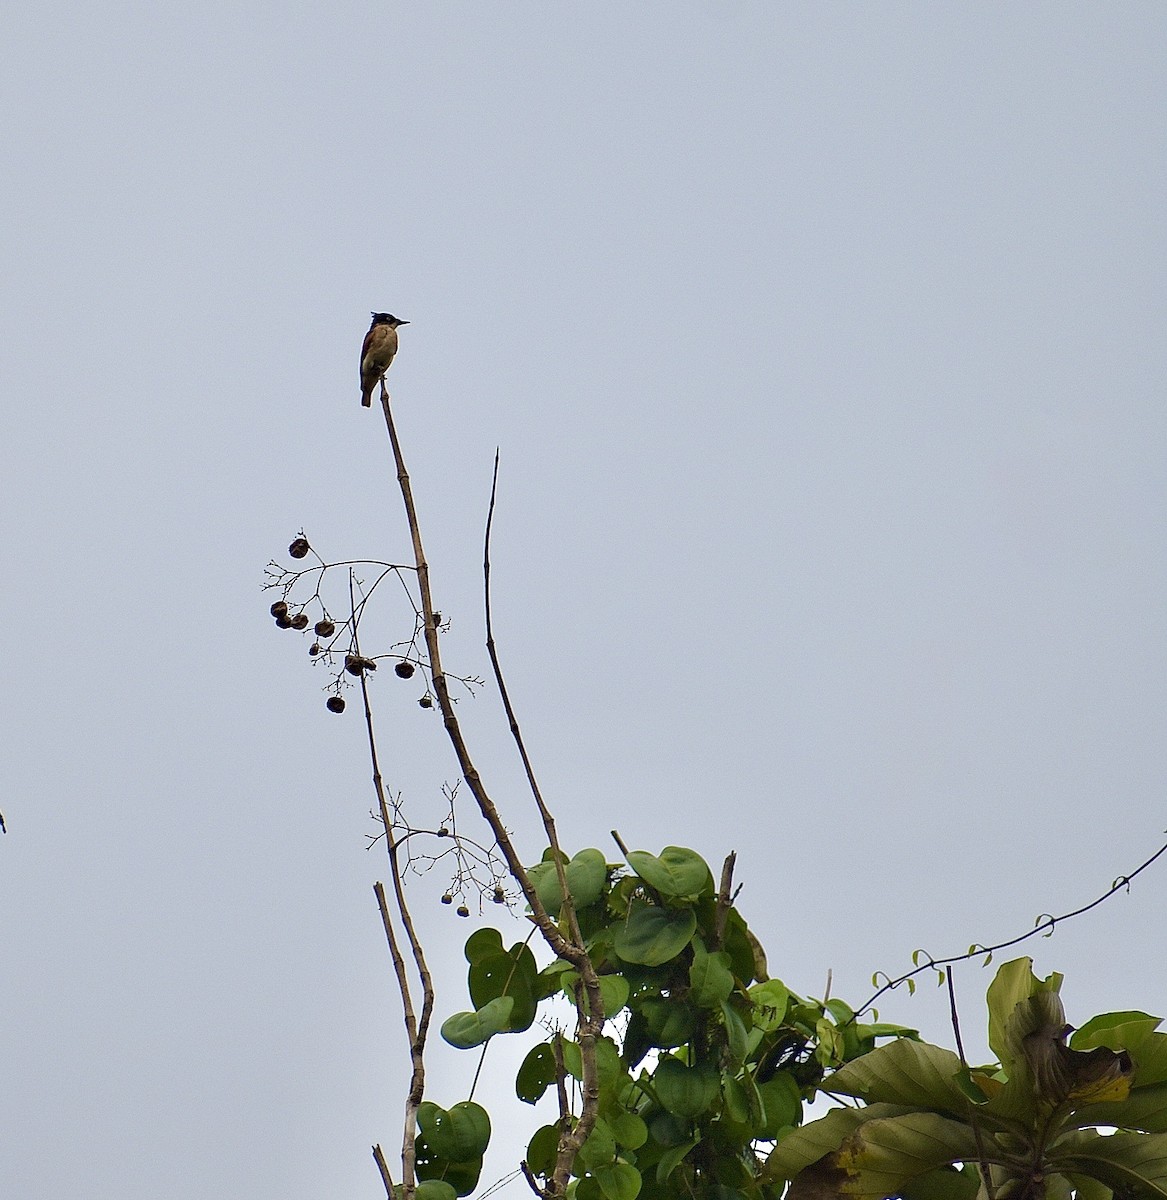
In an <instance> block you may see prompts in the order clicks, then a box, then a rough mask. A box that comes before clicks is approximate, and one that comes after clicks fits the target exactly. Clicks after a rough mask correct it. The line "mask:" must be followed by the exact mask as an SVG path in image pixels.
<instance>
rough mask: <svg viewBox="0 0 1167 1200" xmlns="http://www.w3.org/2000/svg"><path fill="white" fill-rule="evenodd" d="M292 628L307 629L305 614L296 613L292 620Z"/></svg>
mask: <svg viewBox="0 0 1167 1200" xmlns="http://www.w3.org/2000/svg"><path fill="white" fill-rule="evenodd" d="M292 628H293V629H307V628H308V616H307V614H306V613H297V614H296V615H295V616H294V617H293V618H292Z"/></svg>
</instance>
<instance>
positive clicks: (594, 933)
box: [418, 846, 915, 1200]
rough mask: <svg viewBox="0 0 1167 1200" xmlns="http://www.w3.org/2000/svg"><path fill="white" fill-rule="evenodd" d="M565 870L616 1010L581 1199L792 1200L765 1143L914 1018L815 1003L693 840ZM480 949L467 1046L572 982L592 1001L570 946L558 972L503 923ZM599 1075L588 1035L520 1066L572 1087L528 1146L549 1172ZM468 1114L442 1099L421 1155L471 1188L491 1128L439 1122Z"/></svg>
mask: <svg viewBox="0 0 1167 1200" xmlns="http://www.w3.org/2000/svg"><path fill="white" fill-rule="evenodd" d="M554 867H555V864H554V861H553V860H552V858H551V853H550V852H548V854H547V855H545V858H544V862H542V863H540V864H539V865H538V866H536V867H534V868H532V869H531V872H530V874H531V878H532V881H533V882H534V884H535V887H536V889H537V891H538V894H539V898H540V900H541V901H542V902H543V903H544V905H545V906H546V907H547V908H548V910H549V911H551V912H553V913H554V914H556V915H558V914H559V912H560V908H561V906H562V896H561V894H560V890H559V883H558V880H557V876H556V872H555V869H554ZM564 867H565V875H566V879H567V883H568V889H569V891H570V892H571V896H572V901H573V905H574V907H575V913H576V918H577V920H578V922H579V926H580V929H581V931H582V933H583V935H584V941H585V944H586V947H587V951H588V955H589V957H590V959H591V961H592V963H593V964H594V966H595V968H596V971H597V973H598V975H599V980H600V994H601V997H602V1001H603V1006H604V1015H605V1018H606V1019H607V1021H608V1022H609V1024H607V1026H606V1028H605V1034H604V1035H603V1036H601V1037H600V1038H599V1039H598V1040H597V1043H596V1062H597V1067H598V1076H599V1090H600V1095H599V1116H598V1118H597V1120H596V1123H595V1127H594V1128H593V1129H592V1131H591V1133H590V1135H589V1136H588V1137H587V1139H586V1141H584V1143H583V1145H582V1147H581V1148H580V1150H579V1152H578V1154H577V1155H576V1158H575V1162H574V1164H573V1168H572V1171H573V1176H574V1179H573V1184H572V1190H573V1192H574V1195H575V1197H576V1198H577V1200H636V1198H637V1197H640V1198H643V1200H665V1198H666V1197H667V1198H670V1200H671V1198H672V1197H674V1196H678V1195H684V1196H691V1197H694V1198H696V1200H702V1198H707V1200H774V1198H776V1197H777V1196H778V1195H779V1194H780V1192H781V1190H782V1185H781V1181H780V1180H777V1179H776V1178H766V1177H765V1176H764V1175H763V1165H764V1153H765V1147H766V1146H768V1145H769V1144H771V1143H773V1142H775V1141H776V1140H777V1139H779V1138H780V1137H782V1136H783V1135H784V1134H787V1133H789V1132H790V1131H792V1130H793V1129H795V1128H796V1127H797V1126H798V1125H799V1123H800V1122H801V1120H802V1105H803V1102H804V1100H806V1099H807V1098H809V1097H810V1096H811V1095H813V1093H814V1091H815V1089H816V1087H817V1085H818V1083H819V1081H820V1079H821V1077H822V1075H823V1072H824V1071H825V1070H827V1069H829V1068H832V1067H838V1066H840V1065H842V1064H843V1063H845V1062H847V1061H848V1060H850V1059H853V1058H856V1057H858V1056H860V1055H863V1054H865V1053H867V1052H868V1051H870V1050H871V1049H873V1048H874V1046H875V1044H876V1038H877V1037H896V1038H899V1037H913V1036H915V1035H914V1032H913V1031H911V1030H907V1029H902V1028H900V1027H898V1026H890V1025H887V1026H877V1025H871V1024H864V1023H861V1022H857V1021H855V1020H854V1014H853V1013H852V1011H851V1009H850V1008H848V1007H847V1006H846V1005H845V1004H843V1003H841V1002H840V1001H837V1000H831V1001H829V1002H827V1003H826V1004H822V1003H819V1002H817V1001H814V1000H805V999H802V998H801V997H799V996H796V995H795V994H793V993H792V992H791V991H790V990H789V989H788V988H787V987H786V986H785V985H784V984H783V983H781V982H780V981H779V980H776V979H770V978H769V977H768V975H767V973H766V963H765V958H764V956H763V955H762V952H761V949H760V947H759V946H758V943H757V942H756V941H755V939H754V938H753V935H752V934H751V933H750V931H749V929H748V928H747V926H746V923H745V921H744V919H743V918H742V917H741V915H740V913H738V912H737V910H736V909H735V908H734V907H733V906H732V904H731V903H730V898H729V896H728V895H725V896H720V897H719V896H718V894H717V892H716V889H715V885H714V880H713V875H712V873H711V872H710V870H709V867H708V865H707V864H706V862H705V861H704V859H702V858H701V857H700V855H698V854H696V853H695V852H694V851H692V850H687V849H683V848H681V847H677V846H669V847H666V848H665V849H664V850H663V851H662V852H661V853H660V854H659V855H654V854H650V853H648V852H646V851H632V852H630V853H629V854H628V865H627V866H626V867H625V866H623V865H621V864H610V863H608V862H607V861H606V860H605V858H604V856H603V855H602V854H601V852H600V851H599V850H594V849H590V850H583V851H581V852H580V853H579V854H577V855H575V856H574V857H572V858H571V859H570V860H568V861H565V863H564ZM466 958H467V961H468V962H469V964H470V970H469V991H470V998H471V1001H472V1003H473V1004H474V1006H475V1007H474V1010H473V1011H472V1012H463V1013H458V1014H455V1015H454V1016H452V1017H450V1018H449V1019H448V1020H447V1021H446V1022H445V1024H444V1025H443V1026H442V1035H443V1037H444V1038H445V1039H446V1040H447V1041H448V1042H450V1043H451V1044H453V1045H455V1046H459V1047H463V1048H469V1047H473V1046H479V1045H482V1044H483V1043H485V1042H487V1041H489V1040H490V1039H491V1038H492V1037H494V1036H496V1035H497V1034H501V1033H519V1032H522V1031H524V1030H528V1029H530V1028H531V1026H532V1025H533V1024H534V1021H535V1019H536V1012H537V1010H538V1009H539V1007H540V1006H544V1007H545V1006H546V1005H548V1004H549V1003H550V1002H551V1000H552V998H553V997H555V996H557V995H566V996H567V997H568V998H569V999H570V1000H571V1001H572V1002H573V1003H575V1004H579V1005H582V1004H584V1003H586V1000H585V998H584V996H583V994H582V989H581V983H580V977H579V975H578V973H577V972H576V971H575V970H573V969H572V968H571V965H570V964H568V963H565V962H563V961H561V960H555V961H553V962H552V963H550V965H548V966H546V967H544V968H542V969H541V970H540V969H538V968H537V966H536V963H535V958H534V955H533V954H532V952H531V951H530V950H529V949H528V948H527V947H526V946H525V945H522V944H518V945H515V946H512V947H510V949H509V950H504V948H503V942H502V937H501V935H500V934H499V933H498V932H497V931H496V930H493V929H480V930H477V931H476V932H475V933H474V934H472V935H471V936H470V938H469V939H468V941H467V943H466ZM545 1018H546V1023H550V1022H551V1021H553V1020H554V1010H553V1009H546V1008H545ZM582 1080H583V1072H582V1053H581V1047H580V1045H579V1044H578V1043H577V1042H576V1041H574V1040H573V1039H572V1038H571V1037H569V1036H567V1035H566V1034H565V1033H564V1032H562V1031H559V1032H555V1033H552V1034H550V1035H549V1036H548V1037H547V1038H546V1039H545V1040H543V1041H541V1042H539V1043H537V1044H536V1045H535V1046H533V1047H532V1048H531V1050H530V1051H529V1052H528V1054H527V1055H526V1057H525V1058H524V1059H523V1062H522V1064H521V1065H520V1067H519V1070H518V1072H517V1075H516V1078H515V1092H516V1094H517V1096H518V1098H519V1099H520V1100H522V1101H523V1102H525V1103H527V1104H532V1105H533V1104H536V1103H538V1102H539V1101H540V1100H541V1099H542V1098H543V1097H544V1095H546V1094H547V1093H548V1091H549V1089H552V1088H554V1089H555V1094H556V1095H561V1096H562V1097H564V1099H565V1101H566V1110H565V1111H562V1112H561V1113H560V1114H559V1119H558V1120H557V1121H556V1122H553V1123H549V1124H545V1125H543V1126H541V1127H540V1128H538V1129H537V1130H536V1131H535V1133H534V1135H533V1136H532V1137H531V1139H530V1142H529V1144H528V1147H527V1157H526V1163H527V1167H528V1169H529V1170H530V1172H531V1174H532V1175H533V1176H534V1177H536V1179H542V1180H543V1181H544V1182H546V1181H547V1180H549V1179H550V1177H551V1174H552V1172H553V1170H554V1166H555V1162H556V1156H557V1153H558V1149H559V1146H560V1133H561V1130H562V1128H563V1127H564V1122H566V1123H568V1124H569V1125H570V1123H571V1122H573V1121H574V1120H575V1118H576V1115H577V1111H578V1096H579V1085H580V1084H581V1083H582ZM458 1107H459V1106H455V1108H454V1109H452V1110H451V1114H453V1113H455V1112H457V1111H458ZM474 1107H475V1108H477V1106H474ZM450 1120H452V1117H449V1118H446V1122H447V1124H446V1125H443V1124H442V1122H441V1121H437V1123H436V1124H435V1118H434V1114H432V1113H430V1112H428V1111H427V1113H426V1115H425V1119H424V1120H422V1122H421V1128H422V1133H421V1134H420V1135H419V1138H418V1146H419V1162H421V1161H423V1158H422V1156H421V1151H422V1149H423V1148H424V1151H425V1154H424V1163H425V1172H424V1174H423V1177H424V1178H432V1179H436V1178H441V1179H443V1180H446V1181H448V1182H450V1183H451V1184H452V1185H453V1186H454V1187H455V1189H456V1190H457V1192H458V1194H459V1195H464V1194H465V1192H463V1191H462V1187H463V1185H464V1184H465V1182H466V1181H467V1180H468V1179H469V1178H470V1175H471V1171H470V1170H469V1169H468V1168H467V1163H468V1162H472V1161H475V1156H474V1155H471V1154H469V1153H468V1151H469V1150H471V1149H473V1150H475V1151H476V1152H477V1154H479V1155H480V1154H481V1150H480V1149H479V1145H478V1142H477V1141H473V1142H458V1143H457V1144H454V1143H453V1142H447V1141H445V1140H444V1137H443V1135H442V1134H440V1133H438V1132H435V1130H444V1129H445V1128H447V1126H448V1123H449V1121H450ZM488 1128H489V1127H488V1126H487V1131H488ZM481 1149H485V1145H483V1146H482V1148H481ZM477 1161H480V1160H477Z"/></svg>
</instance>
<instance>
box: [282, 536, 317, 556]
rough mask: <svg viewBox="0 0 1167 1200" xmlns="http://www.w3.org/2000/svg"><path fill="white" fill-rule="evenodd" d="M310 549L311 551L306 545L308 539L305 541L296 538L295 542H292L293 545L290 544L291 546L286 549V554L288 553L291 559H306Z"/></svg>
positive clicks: (304, 539)
mask: <svg viewBox="0 0 1167 1200" xmlns="http://www.w3.org/2000/svg"><path fill="white" fill-rule="evenodd" d="M311 549H312V547H311V546H309V545H308V539H307V538H302V537H298V538H296V540H295V541H294V542H293V543H292V544H291V545H290V546H289V547H288V553H289V554H290V555H291V556H292V557H293V558H307V557H308V551H309V550H311Z"/></svg>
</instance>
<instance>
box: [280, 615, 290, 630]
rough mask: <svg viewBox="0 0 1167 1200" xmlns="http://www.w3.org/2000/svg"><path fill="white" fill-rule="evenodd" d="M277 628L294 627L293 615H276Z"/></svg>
mask: <svg viewBox="0 0 1167 1200" xmlns="http://www.w3.org/2000/svg"><path fill="white" fill-rule="evenodd" d="M276 628H277V629H291V628H292V618H291V617H276Z"/></svg>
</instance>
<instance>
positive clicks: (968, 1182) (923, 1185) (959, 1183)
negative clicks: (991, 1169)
mask: <svg viewBox="0 0 1167 1200" xmlns="http://www.w3.org/2000/svg"><path fill="white" fill-rule="evenodd" d="M980 1187H981V1180H980V1175H979V1174H978V1173H977V1169H976V1167H975V1166H973V1165H972V1164H971V1163H966V1164H965V1165H964V1167H963V1168H962V1169H959V1170H958V1169H957V1168H956V1167H937V1168H936V1170H935V1171H925V1172H924V1174H923V1175H917V1176H916V1177H915V1178H914V1179H909V1180H908V1181H907V1182H906V1183H905V1184H904V1185H903V1186H902V1187H901V1188H900V1195H901V1196H902V1197H903V1200H976V1195H977V1193H978V1192H979V1191H980Z"/></svg>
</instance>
